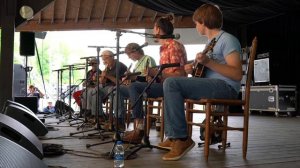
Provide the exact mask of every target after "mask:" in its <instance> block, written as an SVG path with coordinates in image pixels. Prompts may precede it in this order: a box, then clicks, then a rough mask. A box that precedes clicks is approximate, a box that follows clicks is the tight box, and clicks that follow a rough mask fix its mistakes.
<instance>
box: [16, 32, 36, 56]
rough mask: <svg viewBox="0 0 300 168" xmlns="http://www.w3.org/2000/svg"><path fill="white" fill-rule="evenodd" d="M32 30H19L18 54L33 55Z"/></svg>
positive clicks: (33, 36)
mask: <svg viewBox="0 0 300 168" xmlns="http://www.w3.org/2000/svg"><path fill="white" fill-rule="evenodd" d="M34 38H35V35H34V32H20V55H23V56H34V53H35V52H34V47H35V41H34Z"/></svg>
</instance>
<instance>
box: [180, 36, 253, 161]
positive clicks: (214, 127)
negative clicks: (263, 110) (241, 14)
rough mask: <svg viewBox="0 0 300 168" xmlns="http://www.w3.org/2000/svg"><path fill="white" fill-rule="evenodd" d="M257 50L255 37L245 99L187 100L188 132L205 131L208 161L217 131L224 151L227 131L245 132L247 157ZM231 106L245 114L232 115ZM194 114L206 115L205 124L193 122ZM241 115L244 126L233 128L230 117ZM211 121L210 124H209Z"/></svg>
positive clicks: (244, 151)
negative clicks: (250, 106) (251, 88)
mask: <svg viewBox="0 0 300 168" xmlns="http://www.w3.org/2000/svg"><path fill="white" fill-rule="evenodd" d="M256 48H257V38H256V37H254V39H253V40H252V45H251V49H250V56H249V60H248V68H247V70H246V84H245V87H244V89H245V94H244V95H245V97H244V98H243V99H242V100H240V99H205V98H204V99H200V100H192V99H186V100H185V103H186V119H187V124H188V132H189V135H191V133H192V126H193V125H196V126H200V128H202V129H204V130H205V133H204V135H205V136H204V156H205V159H206V161H207V160H208V155H209V146H210V144H211V142H212V141H211V135H212V133H215V131H221V133H222V139H221V141H222V146H221V147H222V148H223V150H225V149H226V147H227V145H228V144H227V131H229V130H237V131H242V132H243V142H242V143H243V146H242V148H243V158H244V159H246V155H247V146H248V125H249V99H250V87H251V81H252V76H253V68H254V58H255V55H256ZM194 105H203V107H204V110H197V109H195V108H194V107H195V106H194ZM216 106H222V109H223V110H222V111H218V110H215V109H216V108H215V107H216ZM229 106H242V107H243V113H242V114H237V113H230V112H229ZM194 113H205V122H203V123H195V122H193V114H194ZM236 115H241V116H242V117H243V126H240V127H238V126H231V125H229V123H228V116H236ZM215 118H219V119H220V118H222V119H223V121H222V124H221V125H220V124H215V122H216V119H215ZM207 121H210V122H207Z"/></svg>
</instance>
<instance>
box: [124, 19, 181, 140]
mask: <svg viewBox="0 0 300 168" xmlns="http://www.w3.org/2000/svg"><path fill="white" fill-rule="evenodd" d="M172 20H173V18H172V17H170V16H169V17H161V18H159V19H158V20H157V21H156V22H155V24H154V29H153V33H154V34H156V35H157V34H158V35H160V36H161V35H172V34H173V31H174V27H173V23H172ZM157 37H159V36H157ZM155 41H156V42H159V44H161V46H160V61H159V63H160V64H171V63H174V64H175V63H179V64H180V66H178V67H169V68H165V69H164V70H163V71H162V74H161V80H160V83H153V84H152V85H151V87H150V88H149V89H148V91H147V92H146V93H147V97H148V98H149V97H150V98H156V97H162V96H163V81H164V79H166V78H168V77H171V76H186V73H185V71H184V65H185V64H186V62H187V55H186V51H185V47H184V45H183V44H181V43H180V42H178V41H176V40H174V39H172V38H168V39H159V38H157V39H156V40H155ZM156 73H157V69H155V68H153V69H152V68H150V69H149V70H148V75H149V76H152V77H154V76H155V75H156ZM147 85H148V83H147V82H133V83H131V84H130V85H129V88H128V89H129V96H130V101H131V104H132V103H135V102H136V101H137V103H136V104H135V106H134V107H133V109H132V110H133V117H134V124H135V129H134V130H133V131H129V132H125V135H124V137H123V140H124V141H129V142H135V143H140V142H141V140H142V138H143V136H144V117H145V116H144V112H143V100H142V99H140V100H138V97H139V95H140V94H141V93H142V91H143V90H144V89H145V88H146V87H147Z"/></svg>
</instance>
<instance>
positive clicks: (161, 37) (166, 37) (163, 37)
mask: <svg viewBox="0 0 300 168" xmlns="http://www.w3.org/2000/svg"><path fill="white" fill-rule="evenodd" d="M153 38H159V39H169V38H171V39H176V40H178V39H180V34H177V33H176V34H169V35H160V34H155V35H154V36H153Z"/></svg>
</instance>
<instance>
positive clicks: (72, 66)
mask: <svg viewBox="0 0 300 168" xmlns="http://www.w3.org/2000/svg"><path fill="white" fill-rule="evenodd" d="M75 66H76V65H75V64H74V65H67V67H68V69H69V95H68V96H69V106H70V108H68V112H69V117H68V119H69V120H70V121H69V123H71V122H72V121H76V120H80V119H78V118H73V116H72V115H73V113H72V112H74V110H72V107H71V99H72V92H73V91H74V90H75V88H72V87H71V78H72V71H73V69H76V68H77V67H75ZM78 69H79V68H78Z"/></svg>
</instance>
